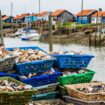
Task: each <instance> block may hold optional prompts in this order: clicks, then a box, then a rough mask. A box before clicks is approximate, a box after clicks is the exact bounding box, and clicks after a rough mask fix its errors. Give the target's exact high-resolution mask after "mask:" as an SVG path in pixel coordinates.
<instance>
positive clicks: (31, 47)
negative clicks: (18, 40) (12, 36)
mask: <svg viewBox="0 0 105 105" xmlns="http://www.w3.org/2000/svg"><path fill="white" fill-rule="evenodd" d="M16 48H19V49H23V50H28V49H33V50H41V51H44V50H43V49H41V48H40V47H37V46H28V47H12V48H6V49H7V50H10V51H13V49H16ZM44 52H46V51H44Z"/></svg>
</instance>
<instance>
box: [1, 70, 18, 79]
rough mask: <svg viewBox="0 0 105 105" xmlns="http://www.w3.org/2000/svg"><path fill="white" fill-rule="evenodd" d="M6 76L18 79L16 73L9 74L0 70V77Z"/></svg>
mask: <svg viewBox="0 0 105 105" xmlns="http://www.w3.org/2000/svg"><path fill="white" fill-rule="evenodd" d="M6 76H9V77H12V78H15V79H18V75H17V74H10V73H5V72H0V77H6Z"/></svg>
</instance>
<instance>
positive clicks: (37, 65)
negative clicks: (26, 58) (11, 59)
mask: <svg viewBox="0 0 105 105" xmlns="http://www.w3.org/2000/svg"><path fill="white" fill-rule="evenodd" d="M53 63H54V59H53V58H52V59H50V60H39V61H34V62H26V63H22V64H15V67H16V70H17V71H18V73H19V74H20V75H25V74H29V73H41V72H46V71H50V70H51V68H52V66H53Z"/></svg>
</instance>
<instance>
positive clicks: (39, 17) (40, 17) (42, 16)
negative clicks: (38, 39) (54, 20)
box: [37, 11, 50, 21]
mask: <svg viewBox="0 0 105 105" xmlns="http://www.w3.org/2000/svg"><path fill="white" fill-rule="evenodd" d="M49 13H50V12H47V11H44V12H41V13H39V14H37V20H41V21H48V20H49Z"/></svg>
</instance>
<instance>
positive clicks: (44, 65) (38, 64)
mask: <svg viewBox="0 0 105 105" xmlns="http://www.w3.org/2000/svg"><path fill="white" fill-rule="evenodd" d="M17 48H19V49H24V50H27V49H30V48H31V49H34V50H42V49H40V48H39V47H17ZM13 49H15V48H7V50H11V51H12V50H13ZM42 51H43V50H42ZM54 60H55V58H54V57H52V58H51V59H49V60H38V61H33V62H26V63H18V64H17V63H15V67H16V70H17V72H18V73H19V74H20V75H25V74H29V73H40V72H46V71H49V70H50V69H51V67H52V66H53V63H54Z"/></svg>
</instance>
